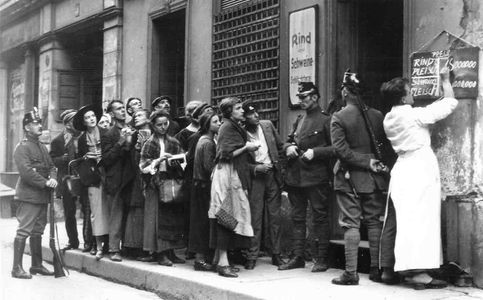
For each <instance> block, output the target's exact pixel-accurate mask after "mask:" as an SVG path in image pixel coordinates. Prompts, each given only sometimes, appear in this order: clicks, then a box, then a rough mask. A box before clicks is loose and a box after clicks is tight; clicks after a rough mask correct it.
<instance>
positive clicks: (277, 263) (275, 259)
mask: <svg viewBox="0 0 483 300" xmlns="http://www.w3.org/2000/svg"><path fill="white" fill-rule="evenodd" d="M283 264H285V261H284V260H283V259H282V257H281V256H280V254H274V255H272V265H274V266H277V267H280V266H281V265H283Z"/></svg>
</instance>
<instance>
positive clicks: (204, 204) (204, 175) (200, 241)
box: [188, 112, 221, 271]
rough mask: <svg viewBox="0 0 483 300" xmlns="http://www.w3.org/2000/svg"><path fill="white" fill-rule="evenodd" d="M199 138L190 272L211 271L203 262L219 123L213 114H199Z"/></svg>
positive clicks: (190, 243) (208, 248)
mask: <svg viewBox="0 0 483 300" xmlns="http://www.w3.org/2000/svg"><path fill="white" fill-rule="evenodd" d="M200 126H201V127H200V130H199V133H200V134H201V138H200V139H199V141H198V143H197V145H196V151H195V155H194V168H193V185H192V192H191V201H190V204H191V205H190V230H189V247H188V248H189V251H191V252H193V253H195V264H194V269H195V270H196V271H211V270H212V268H213V267H212V265H211V264H209V263H208V262H207V261H206V259H207V257H208V255H209V254H210V247H209V239H210V222H209V219H208V209H209V208H210V193H211V173H212V171H213V168H214V167H215V156H216V142H215V135H216V134H217V133H218V130H219V129H220V126H221V122H220V119H219V117H218V115H216V114H215V113H213V112H211V113H206V114H203V115H202V116H201V118H200Z"/></svg>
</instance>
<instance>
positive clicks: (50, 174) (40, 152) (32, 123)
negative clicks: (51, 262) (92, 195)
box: [12, 108, 57, 279]
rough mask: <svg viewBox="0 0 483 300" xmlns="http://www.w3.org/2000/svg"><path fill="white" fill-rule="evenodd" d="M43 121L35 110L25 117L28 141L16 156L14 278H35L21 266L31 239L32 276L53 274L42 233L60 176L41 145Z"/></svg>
mask: <svg viewBox="0 0 483 300" xmlns="http://www.w3.org/2000/svg"><path fill="white" fill-rule="evenodd" d="M41 122H42V121H41V119H40V117H39V114H38V111H37V109H36V108H34V109H33V110H32V111H30V112H28V113H26V114H25V116H24V118H23V129H24V133H25V138H24V139H23V140H22V141H21V142H20V143H19V144H18V145H17V147H16V148H15V151H14V154H13V158H14V160H15V164H16V165H17V168H18V172H19V175H20V177H19V179H18V182H17V187H16V195H17V201H18V204H17V213H16V216H17V220H18V223H19V224H18V228H17V234H16V236H15V240H14V243H13V251H14V252H13V268H12V277H15V278H22V279H31V278H32V275H30V274H29V273H27V272H25V271H24V269H23V266H22V257H23V252H24V248H25V241H26V239H27V237H29V236H30V251H31V254H32V267H31V268H30V273H32V274H34V275H35V274H42V275H54V273H53V272H51V271H49V270H47V269H46V268H45V267H44V266H43V265H42V234H43V233H44V229H45V225H46V224H47V207H48V204H49V202H50V193H51V191H52V189H55V188H56V187H57V180H56V178H57V174H56V169H55V166H54V163H53V162H52V159H51V158H50V156H49V152H48V150H47V148H46V147H45V146H44V145H42V144H41V143H40V142H39V137H40V136H41V135H42V124H41Z"/></svg>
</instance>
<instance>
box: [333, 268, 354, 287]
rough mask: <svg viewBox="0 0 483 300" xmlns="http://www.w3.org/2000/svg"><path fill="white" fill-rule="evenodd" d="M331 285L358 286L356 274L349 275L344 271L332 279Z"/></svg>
mask: <svg viewBox="0 0 483 300" xmlns="http://www.w3.org/2000/svg"><path fill="white" fill-rule="evenodd" d="M332 283H333V284H337V285H358V284H359V275H357V273H349V272H347V271H344V273H342V275H340V276H339V277H337V278H334V279H332Z"/></svg>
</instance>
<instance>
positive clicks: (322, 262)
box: [311, 258, 329, 273]
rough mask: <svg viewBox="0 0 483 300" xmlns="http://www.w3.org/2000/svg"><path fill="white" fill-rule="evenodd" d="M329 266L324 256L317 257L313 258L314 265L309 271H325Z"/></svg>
mask: <svg viewBox="0 0 483 300" xmlns="http://www.w3.org/2000/svg"><path fill="white" fill-rule="evenodd" d="M328 268H329V264H328V263H327V260H326V259H325V258H317V259H316V260H315V263H314V266H313V267H312V270H311V272H312V273H316V272H325V271H327V269H328Z"/></svg>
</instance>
